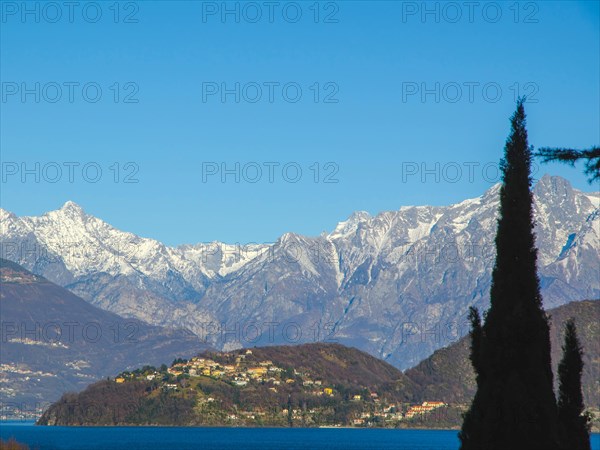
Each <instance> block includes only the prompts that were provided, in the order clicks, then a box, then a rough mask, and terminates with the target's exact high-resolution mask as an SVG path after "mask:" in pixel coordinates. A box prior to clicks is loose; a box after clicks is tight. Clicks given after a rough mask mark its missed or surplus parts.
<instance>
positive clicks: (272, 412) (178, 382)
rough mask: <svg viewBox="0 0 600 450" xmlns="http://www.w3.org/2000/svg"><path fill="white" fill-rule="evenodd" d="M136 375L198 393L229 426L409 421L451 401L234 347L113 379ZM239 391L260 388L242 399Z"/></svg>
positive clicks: (206, 418) (166, 389)
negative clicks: (351, 380)
mask: <svg viewBox="0 0 600 450" xmlns="http://www.w3.org/2000/svg"><path fill="white" fill-rule="evenodd" d="M140 381H141V382H146V383H149V385H150V386H151V389H152V391H157V392H158V391H160V392H161V393H162V395H165V393H168V395H171V396H176V397H182V398H187V397H189V396H190V395H192V396H195V397H196V400H197V403H196V408H195V409H196V412H197V413H198V417H199V418H200V420H201V421H202V422H203V423H207V424H215V423H219V424H226V425H231V426H253V425H282V426H288V425H293V424H297V425H298V426H300V425H302V426H353V427H366V426H370V427H372V426H379V427H397V426H403V425H405V426H414V425H415V423H416V422H418V420H419V419H421V420H423V419H428V418H430V417H428V416H431V415H432V414H435V412H436V411H444V410H445V409H446V407H447V406H448V405H447V404H446V403H444V402H441V401H433V400H431V401H424V402H422V403H419V404H410V403H404V402H398V401H395V400H394V399H392V398H391V396H390V395H388V394H389V393H388V392H387V391H385V390H383V391H380V392H379V391H377V390H371V389H366V388H362V389H361V388H357V387H349V386H346V385H343V384H340V383H338V382H335V380H334V381H332V380H327V379H325V378H324V377H322V376H319V375H318V374H315V373H309V372H306V371H301V370H297V369H295V368H293V367H280V366H278V365H277V364H275V363H273V361H271V360H268V359H265V360H260V359H258V358H256V357H254V355H253V352H252V350H251V349H247V350H244V351H242V352H238V353H236V354H234V355H232V354H231V353H216V354H215V356H214V357H213V358H210V357H207V356H197V357H193V358H191V359H190V360H184V359H177V360H175V361H173V363H172V365H171V367H167V366H165V365H163V366H162V367H161V368H159V369H156V368H154V367H144V368H142V369H138V370H136V371H133V372H122V373H120V374H119V375H118V376H117V377H115V378H114V380H113V382H114V383H116V384H124V383H131V382H140ZM236 391H237V392H236ZM242 393H248V394H250V393H255V394H256V393H259V395H258V396H256V395H254V396H249V397H250V398H246V399H245V400H244V399H243V398H242V397H241V396H240V394H242ZM155 395H158V394H155ZM251 397H254V398H251ZM256 400H258V401H256Z"/></svg>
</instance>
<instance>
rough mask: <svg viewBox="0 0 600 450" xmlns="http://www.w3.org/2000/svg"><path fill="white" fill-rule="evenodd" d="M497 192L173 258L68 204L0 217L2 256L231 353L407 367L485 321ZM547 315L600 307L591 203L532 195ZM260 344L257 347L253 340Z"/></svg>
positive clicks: (541, 189)
mask: <svg viewBox="0 0 600 450" xmlns="http://www.w3.org/2000/svg"><path fill="white" fill-rule="evenodd" d="M498 193H499V185H496V186H494V187H492V188H491V189H489V190H488V191H487V192H485V193H484V194H483V195H482V196H481V197H478V198H475V199H469V200H465V201H463V202H460V203H457V204H454V205H450V206H444V207H438V206H415V207H402V208H401V209H400V210H398V211H388V212H382V213H380V214H378V215H376V216H370V215H369V214H368V213H366V212H357V213H354V214H353V215H352V216H351V217H350V218H348V219H347V220H346V221H344V222H340V223H339V224H338V225H337V226H336V227H335V229H334V230H333V231H332V232H331V233H325V234H322V235H320V236H317V237H306V236H301V235H298V234H294V233H286V234H284V235H283V236H281V237H280V238H279V239H278V240H277V242H275V243H273V244H263V245H248V246H240V245H230V244H224V243H220V242H212V243H207V244H196V245H184V246H179V247H168V246H166V245H164V244H162V243H161V242H158V241H156V240H153V239H146V238H142V237H139V236H136V235H135V234H132V233H128V232H123V231H120V230H117V229H116V228H114V227H112V226H111V225H109V224H107V223H105V222H103V221H102V220H100V219H98V218H96V217H93V216H91V215H88V214H86V213H85V211H84V210H83V209H82V208H81V207H80V206H78V205H76V204H75V203H73V202H67V203H65V205H64V206H63V207H62V208H61V209H59V210H56V211H50V212H48V213H46V214H44V215H42V216H39V217H17V216H15V215H14V214H12V213H10V212H8V211H5V210H1V209H0V239H1V248H0V250H1V251H0V255H1V256H2V257H4V258H6V259H9V260H12V261H15V262H17V263H19V264H21V265H23V266H24V267H26V268H27V269H29V270H31V271H32V272H34V273H36V274H39V275H42V276H44V277H46V278H48V279H49V280H51V281H53V282H55V283H57V284H60V285H62V286H64V287H66V288H67V289H69V290H71V291H72V292H74V293H75V294H77V295H79V296H80V297H82V298H84V299H86V300H87V301H89V302H91V303H93V304H95V305H97V306H99V307H101V308H104V309H107V310H109V311H112V312H115V313H117V314H120V315H122V316H127V317H136V318H139V319H141V320H144V321H146V322H149V323H151V324H156V325H167V326H177V327H187V328H189V329H190V330H192V331H194V332H195V333H197V334H198V335H200V336H201V337H203V338H205V339H206V340H207V341H208V342H209V343H210V344H212V345H214V346H216V347H219V348H223V349H231V348H235V347H241V346H252V345H261V344H269V343H273V344H281V343H286V342H287V343H299V342H312V341H315V340H329V341H331V340H336V341H338V342H340V343H343V344H346V345H352V346H355V347H358V348H360V349H362V350H365V351H368V352H369V353H371V354H373V355H375V356H377V357H380V358H383V359H386V360H387V361H388V362H390V363H392V364H394V365H396V366H397V367H399V368H402V369H404V368H407V367H411V366H413V365H414V364H416V363H417V362H419V361H420V360H422V359H423V358H425V357H427V356H428V355H429V354H431V353H432V352H433V351H434V350H435V349H437V348H439V347H443V346H447V345H449V344H450V343H451V342H453V341H455V340H456V339H457V338H459V337H460V336H461V335H464V334H465V333H466V332H468V328H467V323H466V312H467V309H468V307H469V306H471V305H476V306H479V307H483V308H486V307H487V304H488V301H489V297H488V291H489V286H490V280H491V270H492V267H493V263H494V236H495V230H496V218H497V209H498V205H499V196H498ZM534 195H535V217H536V233H537V246H538V248H539V261H538V268H539V274H540V279H541V285H542V294H543V297H544V303H545V306H546V307H547V308H552V307H555V306H558V305H561V304H564V303H567V302H570V301H572V300H582V299H595V298H599V297H600V275H599V268H600V246H599V236H600V209H599V204H600V194H598V193H584V192H581V191H578V190H576V189H573V188H572V187H571V185H570V184H569V183H568V181H566V180H565V179H563V178H560V177H550V176H548V175H546V176H544V177H543V178H542V179H541V180H539V182H538V183H537V184H536V186H535V188H534ZM259 335H260V337H259Z"/></svg>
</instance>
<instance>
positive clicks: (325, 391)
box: [323, 388, 333, 395]
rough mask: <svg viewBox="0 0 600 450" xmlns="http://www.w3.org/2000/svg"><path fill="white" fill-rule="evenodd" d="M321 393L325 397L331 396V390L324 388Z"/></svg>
mask: <svg viewBox="0 0 600 450" xmlns="http://www.w3.org/2000/svg"><path fill="white" fill-rule="evenodd" d="M323 393H324V394H326V395H333V389H331V388H325V389H323Z"/></svg>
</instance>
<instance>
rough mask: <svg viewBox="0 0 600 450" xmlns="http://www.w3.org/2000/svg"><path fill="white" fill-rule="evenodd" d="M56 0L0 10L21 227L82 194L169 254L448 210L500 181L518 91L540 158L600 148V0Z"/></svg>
mask: <svg viewBox="0 0 600 450" xmlns="http://www.w3.org/2000/svg"><path fill="white" fill-rule="evenodd" d="M90 3H92V4H91V5H90ZM56 4H58V5H59V7H58V9H57V7H56V6H48V4H47V3H44V2H40V3H38V2H30V3H28V4H27V8H28V9H29V10H30V11H33V12H30V13H27V14H25V15H23V12H24V11H23V10H22V3H21V2H3V4H2V18H1V23H0V26H1V31H0V37H1V44H0V45H1V56H0V63H1V64H0V77H1V81H2V99H1V103H0V106H1V108H2V111H1V118H0V125H1V138H0V139H1V140H0V144H1V150H2V154H1V158H2V180H1V185H0V186H1V197H0V203H1V206H2V208H5V209H8V210H10V211H13V212H15V213H16V214H17V215H38V214H41V213H43V212H45V211H48V210H52V209H57V208H59V207H60V206H61V205H62V204H63V203H64V202H65V201H67V200H73V201H75V202H77V203H79V204H81V205H82V206H83V207H84V208H85V209H86V211H88V212H89V213H91V214H94V215H96V216H98V217H101V218H102V219H104V220H106V221H107V222H109V223H112V224H113V225H115V226H117V227H118V228H121V229H124V230H127V231H131V232H134V233H136V234H139V235H142V236H147V237H152V238H156V239H159V240H162V241H164V242H166V243H169V244H181V243H194V242H205V241H211V240H222V241H226V242H240V243H247V242H265V241H273V240H275V239H276V238H277V237H278V236H279V235H281V234H282V233H284V232H286V231H294V232H298V233H302V234H308V235H316V234H319V233H320V232H322V231H324V230H330V229H332V228H333V227H334V226H335V224H336V223H337V222H338V221H340V220H344V219H345V218H346V217H347V216H348V215H349V214H351V213H352V212H353V211H356V210H366V211H369V212H370V213H373V214H375V213H378V212H380V211H384V210H392V209H397V208H399V207H400V206H403V205H417V204H434V205H444V204H449V203H453V202H456V201H460V200H462V199H464V198H468V197H475V196H478V195H480V194H481V193H482V192H483V191H484V190H486V189H487V188H489V187H490V186H491V185H492V184H494V182H495V181H496V180H497V170H496V167H495V166H494V165H495V164H496V163H497V162H498V160H499V159H500V158H501V156H502V149H503V145H504V141H505V139H506V136H507V133H508V127H509V122H508V118H509V116H510V115H511V113H512V111H513V109H514V97H515V94H516V92H517V91H518V92H519V93H520V94H529V95H530V101H529V102H528V103H527V104H526V111H527V113H528V124H529V136H530V142H531V144H533V145H534V146H536V147H539V146H546V145H551V146H575V147H588V146H591V145H594V144H598V143H599V142H600V135H599V133H600V132H599V125H598V124H599V123H600V115H599V104H600V93H599V79H600V73H599V70H600V61H599V55H600V48H599V45H600V44H599V43H600V29H599V21H600V14H599V9H598V3H597V2H574V1H569V2H537V3H536V2H517V3H514V2H505V3H504V2H480V4H479V6H477V7H476V8H475V9H474V10H473V11H469V10H468V9H467V7H466V6H464V3H463V2H455V3H443V2H442V3H438V2H430V3H427V6H426V8H428V11H429V12H427V11H423V8H424V7H423V3H422V2H381V3H374V2H369V3H366V2H354V1H352V2H321V3H318V4H317V7H315V4H314V2H298V3H294V2H275V4H274V7H273V8H274V9H273V10H272V11H269V9H268V7H267V6H264V3H263V2H256V3H236V2H229V3H228V4H227V7H228V8H229V9H231V10H232V11H235V9H236V8H238V9H239V16H238V17H237V18H236V16H235V14H234V13H231V14H228V15H225V17H223V16H222V14H221V13H222V12H223V11H222V10H221V8H222V6H221V5H222V3H221V2H193V1H190V2H160V1H151V2H121V3H119V4H118V8H115V7H114V3H113V2H97V3H94V2H81V3H80V6H79V7H78V8H77V9H75V10H73V11H69V10H68V7H67V6H65V5H64V4H62V2H58V3H55V4H54V5H56ZM457 5H458V7H457ZM36 8H37V10H36ZM53 8H54V9H53ZM84 8H85V11H84ZM36 11H37V12H36ZM284 11H285V13H284ZM99 12H100V13H101V16H100V17H99V18H98V20H97V21H96V17H97V16H98V13H99ZM259 12H260V14H261V17H260V19H259V20H255V18H256V17H257V14H258V13H259ZM298 12H301V16H300V18H299V19H298V20H296V21H295V16H296V15H297V14H298ZM316 12H318V16H316V15H315V14H316ZM424 12H425V13H426V14H425V15H424V16H423V13H424ZM70 13H72V16H71V17H69V15H70ZM116 13H118V17H117V16H116ZM270 13H272V18H270V17H269V15H270ZM58 14H60V18H57V17H58ZM498 14H501V15H500V16H498ZM459 16H460V17H459ZM236 19H237V21H236ZM131 21H134V22H133V23H130V22H131ZM115 22H116V23H115ZM36 83H39V84H38V86H39V87H36ZM70 83H72V84H70ZM115 83H118V84H115ZM236 83H239V89H238V93H239V101H238V102H236V98H235V96H236V94H235V91H236ZM436 83H437V84H436ZM57 86H58V88H60V91H59V90H58V88H57ZM84 86H85V89H84ZM257 86H258V87H259V88H260V89H261V91H260V95H259V94H258V92H259V91H258V90H257ZM284 86H285V89H284ZM98 87H99V88H100V89H101V92H102V94H101V96H100V97H98V96H97V88H98ZM223 88H225V89H229V90H231V91H233V93H229V94H227V95H225V97H224V98H223V97H222V96H221V93H222V92H221V91H222V89H223ZM24 89H25V90H27V89H28V90H29V91H31V92H30V93H28V94H27V93H26V94H25V95H24V96H23V90H24ZM270 89H272V92H270ZM298 89H300V90H298ZM459 89H460V90H459ZM215 90H217V92H215ZM423 91H425V95H422V94H423ZM298 92H301V96H298V95H297V93H298ZM69 94H71V95H72V98H71V99H70V98H69ZM117 94H118V98H116V95H117ZM269 94H272V101H270V100H271V99H270V98H269ZM36 95H37V96H38V97H39V98H36ZM36 100H38V101H36ZM71 100H72V101H71ZM95 100H97V101H95ZM135 100H137V102H132V101H135ZM223 164H225V166H226V167H225V168H226V169H228V170H229V172H226V173H225V178H224V179H222V175H223V174H222V168H223ZM236 164H239V165H237V166H236ZM469 167H470V168H471V169H470V170H469ZM24 168H25V169H27V170H29V172H28V173H25V174H24V173H23V169H24ZM57 168H60V172H59V171H58V169H57ZM69 168H71V169H69ZM98 168H99V169H100V170H101V171H102V173H101V174H99V173H98V172H97V170H98ZM257 168H260V170H261V173H259V172H258V171H257ZM457 168H459V169H460V170H461V172H460V173H459V172H458V169H457ZM298 169H300V170H301V171H302V173H301V174H300V173H299V172H298ZM423 169H425V170H426V171H425V172H423ZM69 172H70V173H69ZM543 173H551V174H557V175H562V176H564V177H566V178H568V179H569V180H570V181H571V182H572V183H573V184H574V186H576V187H577V188H580V189H583V190H592V189H593V188H594V186H590V185H588V184H587V182H586V180H585V177H584V176H583V175H582V174H581V170H577V169H571V168H569V167H563V166H560V165H554V164H553V165H547V166H542V167H541V168H540V169H539V170H538V171H537V172H536V174H535V176H536V177H537V178H539V177H541V175H542V174H543ZM70 176H71V177H72V179H70ZM236 176H239V182H238V180H236ZM23 177H24V179H23ZM36 177H39V179H36ZM94 181H95V182H94ZM129 181H137V182H129ZM271 181H272V182H271ZM293 181H295V182H293ZM326 181H327V182H326ZM596 188H597V186H596Z"/></svg>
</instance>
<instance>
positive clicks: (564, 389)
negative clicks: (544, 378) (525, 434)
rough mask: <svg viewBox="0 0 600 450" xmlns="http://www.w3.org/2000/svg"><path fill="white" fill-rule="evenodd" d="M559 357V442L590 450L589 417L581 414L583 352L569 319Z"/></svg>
mask: <svg viewBox="0 0 600 450" xmlns="http://www.w3.org/2000/svg"><path fill="white" fill-rule="evenodd" d="M562 350H563V357H562V360H561V361H560V364H559V365H558V380H559V388H558V422H559V427H560V428H559V429H560V432H561V439H562V441H563V443H564V444H565V447H568V448H569V449H572V450H590V448H591V447H590V428H589V417H588V416H587V415H584V414H583V410H584V404H583V394H582V391H581V373H582V371H583V350H582V348H581V345H580V344H579V339H578V338H577V328H576V327H575V322H574V321H573V319H570V320H569V321H567V324H566V327H565V341H564V344H563V347H562Z"/></svg>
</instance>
